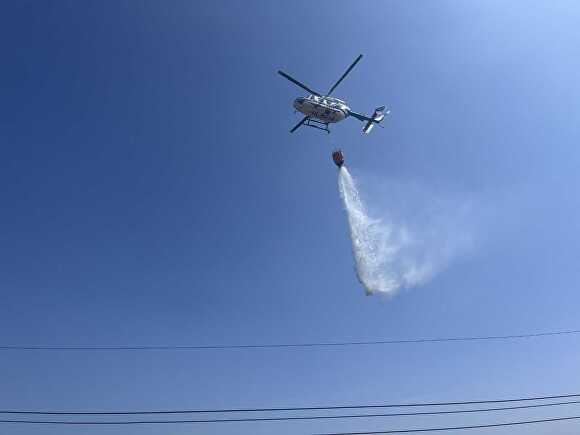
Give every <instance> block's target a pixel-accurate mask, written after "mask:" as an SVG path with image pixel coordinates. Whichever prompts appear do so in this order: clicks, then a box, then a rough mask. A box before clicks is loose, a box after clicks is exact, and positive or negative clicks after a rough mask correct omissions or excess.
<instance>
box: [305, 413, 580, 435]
mask: <svg viewBox="0 0 580 435" xmlns="http://www.w3.org/2000/svg"><path fill="white" fill-rule="evenodd" d="M578 419H580V415H578V416H573V417H554V418H543V419H541V420H525V421H510V422H507V423H490V424H477V425H473V426H450V427H430V428H417V429H399V430H382V431H370V432H326V433H317V434H313V435H375V434H394V433H418V432H440V431H450V430H466V429H489V428H493V427H504V426H521V425H526V424H537V423H549V422H556V421H568V420H578Z"/></svg>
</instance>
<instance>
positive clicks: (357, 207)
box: [338, 166, 470, 295]
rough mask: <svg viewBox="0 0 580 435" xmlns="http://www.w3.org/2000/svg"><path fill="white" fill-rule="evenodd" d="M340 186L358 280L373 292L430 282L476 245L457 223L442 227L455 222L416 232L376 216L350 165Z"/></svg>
mask: <svg viewBox="0 0 580 435" xmlns="http://www.w3.org/2000/svg"><path fill="white" fill-rule="evenodd" d="M338 187H339V191H340V195H341V198H342V200H343V203H344V208H345V210H346V213H347V217H348V225H349V230H350V238H351V241H352V251H353V255H354V261H355V267H356V273H357V277H358V279H359V281H360V282H361V284H362V285H363V287H364V288H365V291H366V293H367V294H373V293H382V294H387V295H393V294H394V293H395V292H396V291H397V290H398V289H399V288H404V287H413V286H417V285H420V284H422V283H424V282H426V281H427V280H428V279H430V278H431V277H433V275H434V274H435V273H436V272H437V271H439V270H440V269H441V268H442V267H443V266H444V265H445V264H447V263H448V261H449V260H450V259H451V257H452V256H454V255H456V254H457V253H458V252H460V250H461V249H463V248H465V247H466V245H467V242H468V241H470V238H469V237H462V236H460V234H459V233H460V232H457V231H454V229H453V228H454V225H453V224H454V223H453V222H449V224H450V225H448V226H447V227H446V228H444V227H443V226H442V225H441V222H442V221H449V219H439V220H438V221H437V220H433V221H432V222H431V224H432V225H431V228H425V226H423V228H413V227H409V226H408V225H406V224H405V223H403V222H395V221H394V220H392V221H389V222H385V221H383V220H380V219H373V218H371V217H370V216H369V214H368V213H367V210H366V208H365V206H364V204H363V202H362V200H361V198H360V195H359V191H358V189H357V186H356V184H355V182H354V180H353V178H352V176H351V175H350V173H349V172H348V170H347V168H346V167H345V166H343V167H341V168H340V169H339V171H338ZM427 226H429V225H427Z"/></svg>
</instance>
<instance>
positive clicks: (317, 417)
mask: <svg viewBox="0 0 580 435" xmlns="http://www.w3.org/2000/svg"><path fill="white" fill-rule="evenodd" d="M579 403H580V400H574V401H569V402H557V403H542V404H535V405H520V406H507V407H496V408H480V409H458V410H449V411H422V412H398V413H388V414H350V415H349V414H347V415H312V416H288V417H255V418H225V419H199V420H132V421H63V420H60V421H54V420H53V421H44V420H42V421H41V420H0V423H30V424H41V423H42V424H68V425H71V424H79V425H115V424H118V425H127V424H148V423H149V424H185V423H242V422H273V421H297V420H331V419H334V420H337V419H354V418H377V417H410V416H426V415H449V414H465V413H479V412H499V411H512V410H521V409H531V408H542V407H549V406H562V405H572V404H579ZM11 414H22V413H19V412H14V413H11Z"/></svg>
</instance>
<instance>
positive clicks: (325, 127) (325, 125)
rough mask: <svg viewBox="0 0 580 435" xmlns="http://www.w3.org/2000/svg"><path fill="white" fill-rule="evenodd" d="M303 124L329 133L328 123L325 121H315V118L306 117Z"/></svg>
mask: <svg viewBox="0 0 580 435" xmlns="http://www.w3.org/2000/svg"><path fill="white" fill-rule="evenodd" d="M304 125H306V126H308V127H312V128H316V129H318V130H322V131H325V132H327V133H328V134H330V129H329V128H328V123H326V122H320V121H317V120H315V119H312V118H308V119H307V120H306V122H304Z"/></svg>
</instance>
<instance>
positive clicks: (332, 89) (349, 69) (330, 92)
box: [326, 54, 363, 95]
mask: <svg viewBox="0 0 580 435" xmlns="http://www.w3.org/2000/svg"><path fill="white" fill-rule="evenodd" d="M362 57H363V55H362V54H359V55H358V57H357V58H356V60H355V61H354V62H353V63H352V64H351V66H349V67H348V69H347V70H346V71H345V73H344V74H343V75H342V77H341V78H339V79H338V81H337V82H336V83H335V84H334V86H333V87H332V88H330V91H328V93H327V94H326V95H330V94H332V91H334V90H335V89H336V87H337V86H338V85H339V84H340V82H342V81H343V80H344V78H345V77H346V76H347V75H348V73H349V72H350V71H351V70H352V69H353V68H354V66H355V65H356V64H357V63H358V61H359V60H361V59H362Z"/></svg>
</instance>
